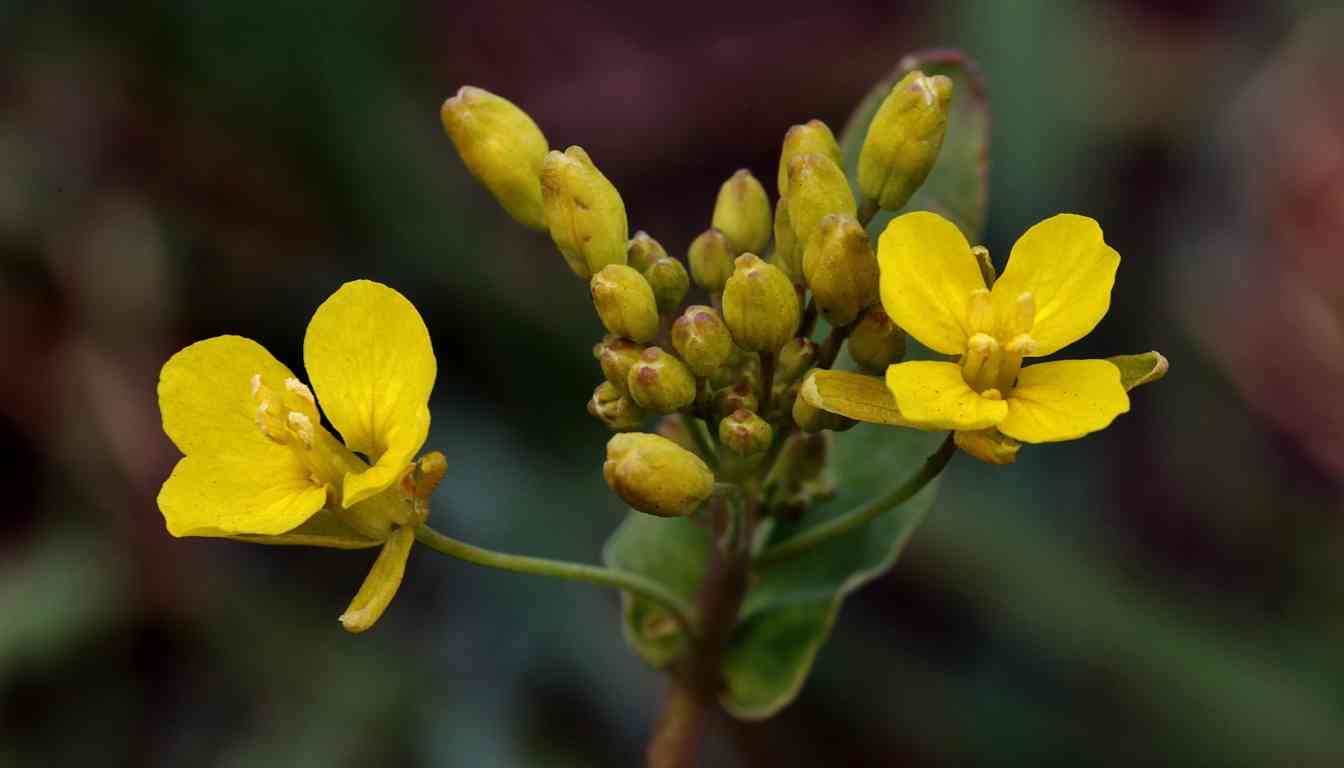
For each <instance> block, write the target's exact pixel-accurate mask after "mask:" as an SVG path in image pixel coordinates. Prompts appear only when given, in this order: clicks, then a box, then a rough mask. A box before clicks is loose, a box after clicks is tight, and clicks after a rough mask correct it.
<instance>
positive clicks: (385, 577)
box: [341, 528, 415, 632]
mask: <svg viewBox="0 0 1344 768" xmlns="http://www.w3.org/2000/svg"><path fill="white" fill-rule="evenodd" d="M414 543H415V530H414V529H412V528H398V529H397V530H395V531H393V532H392V536H391V537H390V538H388V540H387V543H386V544H384V545H383V549H382V551H381V552H379V553H378V559H377V560H375V561H374V563H373V568H371V569H369V575H368V576H366V577H365V578H364V583H363V584H362V585H360V587H359V592H357V593H356V594H355V599H353V600H351V601H350V607H349V608H346V609H345V613H343V614H341V626H343V627H345V629H346V630H347V631H349V632H363V631H364V630H366V629H368V628H369V627H372V626H373V624H374V622H376V621H378V618H379V617H380V616H382V615H383V611H385V610H387V606H388V605H389V604H391V602H392V598H394V597H396V596H397V589H399V588H400V587H401V579H402V577H403V576H404V575H405V574H406V558H407V557H409V556H410V554H411V545H412V544H414Z"/></svg>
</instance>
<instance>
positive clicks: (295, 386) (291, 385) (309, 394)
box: [285, 376, 317, 406]
mask: <svg viewBox="0 0 1344 768" xmlns="http://www.w3.org/2000/svg"><path fill="white" fill-rule="evenodd" d="M285 389H286V390H288V391H290V392H293V393H294V394H296V395H298V396H299V397H301V398H303V399H304V400H306V401H307V402H308V404H309V405H312V406H316V405H317V399H316V398H314V397H313V390H311V389H309V388H308V385H307V384H304V383H303V382H302V381H299V380H298V379H296V378H294V377H293V376H290V377H289V378H287V379H285Z"/></svg>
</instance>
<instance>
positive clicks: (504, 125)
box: [439, 85, 549, 230]
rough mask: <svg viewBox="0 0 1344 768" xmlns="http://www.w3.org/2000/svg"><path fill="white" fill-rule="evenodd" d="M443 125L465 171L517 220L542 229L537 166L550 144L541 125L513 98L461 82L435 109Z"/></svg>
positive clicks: (543, 222) (544, 220) (539, 170)
mask: <svg viewBox="0 0 1344 768" xmlns="http://www.w3.org/2000/svg"><path fill="white" fill-rule="evenodd" d="M439 119H440V120H441V121H442V122H443V129H444V130H445V131H447V132H448V137H449V138H451V139H452V140H453V145H454V146H456V147H457V153H458V154H459V155H461V156H462V161H463V162H464V163H466V165H467V170H468V171H471V175H473V176H475V177H476V178H477V179H479V180H480V181H481V183H482V184H484V185H485V187H486V189H488V190H490V194H492V195H494V196H495V199H496V200H498V201H499V204H500V205H502V206H504V210H506V211H508V212H509V215H510V216H512V217H513V218H514V219H517V220H518V222H519V223H520V224H523V225H524V226H528V227H531V228H533V229H542V230H544V229H546V217H545V215H544V213H543V211H542V197H541V168H542V163H543V161H544V160H545V158H546V151H547V150H548V149H549V147H548V146H547V144H546V137H545V136H543V135H542V133H541V129H540V128H538V127H537V124H536V123H534V122H532V118H530V117H528V116H527V113H526V112H524V111H523V110H521V109H519V108H518V107H517V106H516V105H514V103H513V102H511V101H509V100H507V99H504V98H500V97H499V96H496V95H495V94H493V93H490V92H489V91H485V90H481V89H480V88H473V87H472V86H469V85H467V86H463V87H462V88H461V89H460V90H459V91H458V92H457V95H456V96H454V97H452V98H450V99H448V100H447V101H445V102H443V107H442V108H441V109H440V110H439Z"/></svg>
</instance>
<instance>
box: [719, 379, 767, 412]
mask: <svg viewBox="0 0 1344 768" xmlns="http://www.w3.org/2000/svg"><path fill="white" fill-rule="evenodd" d="M760 405H761V402H760V399H759V398H757V397H756V386H755V384H754V383H753V382H752V380H751V379H750V378H749V377H744V378H742V379H739V380H738V382H737V383H736V384H734V385H733V386H731V387H727V388H725V389H720V390H719V391H718V392H715V393H714V415H715V416H717V417H718V418H720V419H723V418H727V417H728V416H729V415H730V414H733V413H735V412H737V411H752V412H753V413H754V412H755V411H756V409H757V408H759V407H760Z"/></svg>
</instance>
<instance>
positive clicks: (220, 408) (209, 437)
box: [159, 336, 293, 454]
mask: <svg viewBox="0 0 1344 768" xmlns="http://www.w3.org/2000/svg"><path fill="white" fill-rule="evenodd" d="M258 373H260V374H261V375H262V378H264V379H265V380H266V381H269V382H272V383H273V384H274V385H278V384H279V383H280V382H282V381H284V380H285V379H286V378H289V377H290V376H293V374H292V373H290V372H289V369H288V368H286V367H285V366H283V365H281V364H280V362H279V361H277V360H276V359H275V358H274V357H272V356H271V353H270V352H267V351H266V349H265V347H263V346H261V345H260V344H258V343H257V342H255V341H253V340H251V339H245V338H243V337H241V336H216V337H215V338H213V339H206V340H205V341H198V342H196V343H195V344H192V345H191V346H189V347H187V348H186V349H184V350H182V351H181V352H178V353H177V354H175V355H173V356H172V358H170V359H169V360H168V362H167V363H164V365H163V370H162V371H161V372H160V373H159V412H160V414H161V415H162V417H163V431H164V432H166V433H167V434H168V437H169V438H170V439H171V440H172V441H173V443H174V444H175V445H177V448H178V450H180V451H182V452H183V453H186V454H193V453H217V454H218V453H229V452H236V451H237V450H239V446H240V445H258V446H263V445H265V446H269V445H271V443H270V441H268V440H267V439H266V438H265V437H264V436H263V435H262V434H261V430H260V429H258V428H257V423H256V414H257V403H256V401H254V400H253V399H252V376H253V375H255V374H258ZM273 447H274V446H273Z"/></svg>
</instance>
